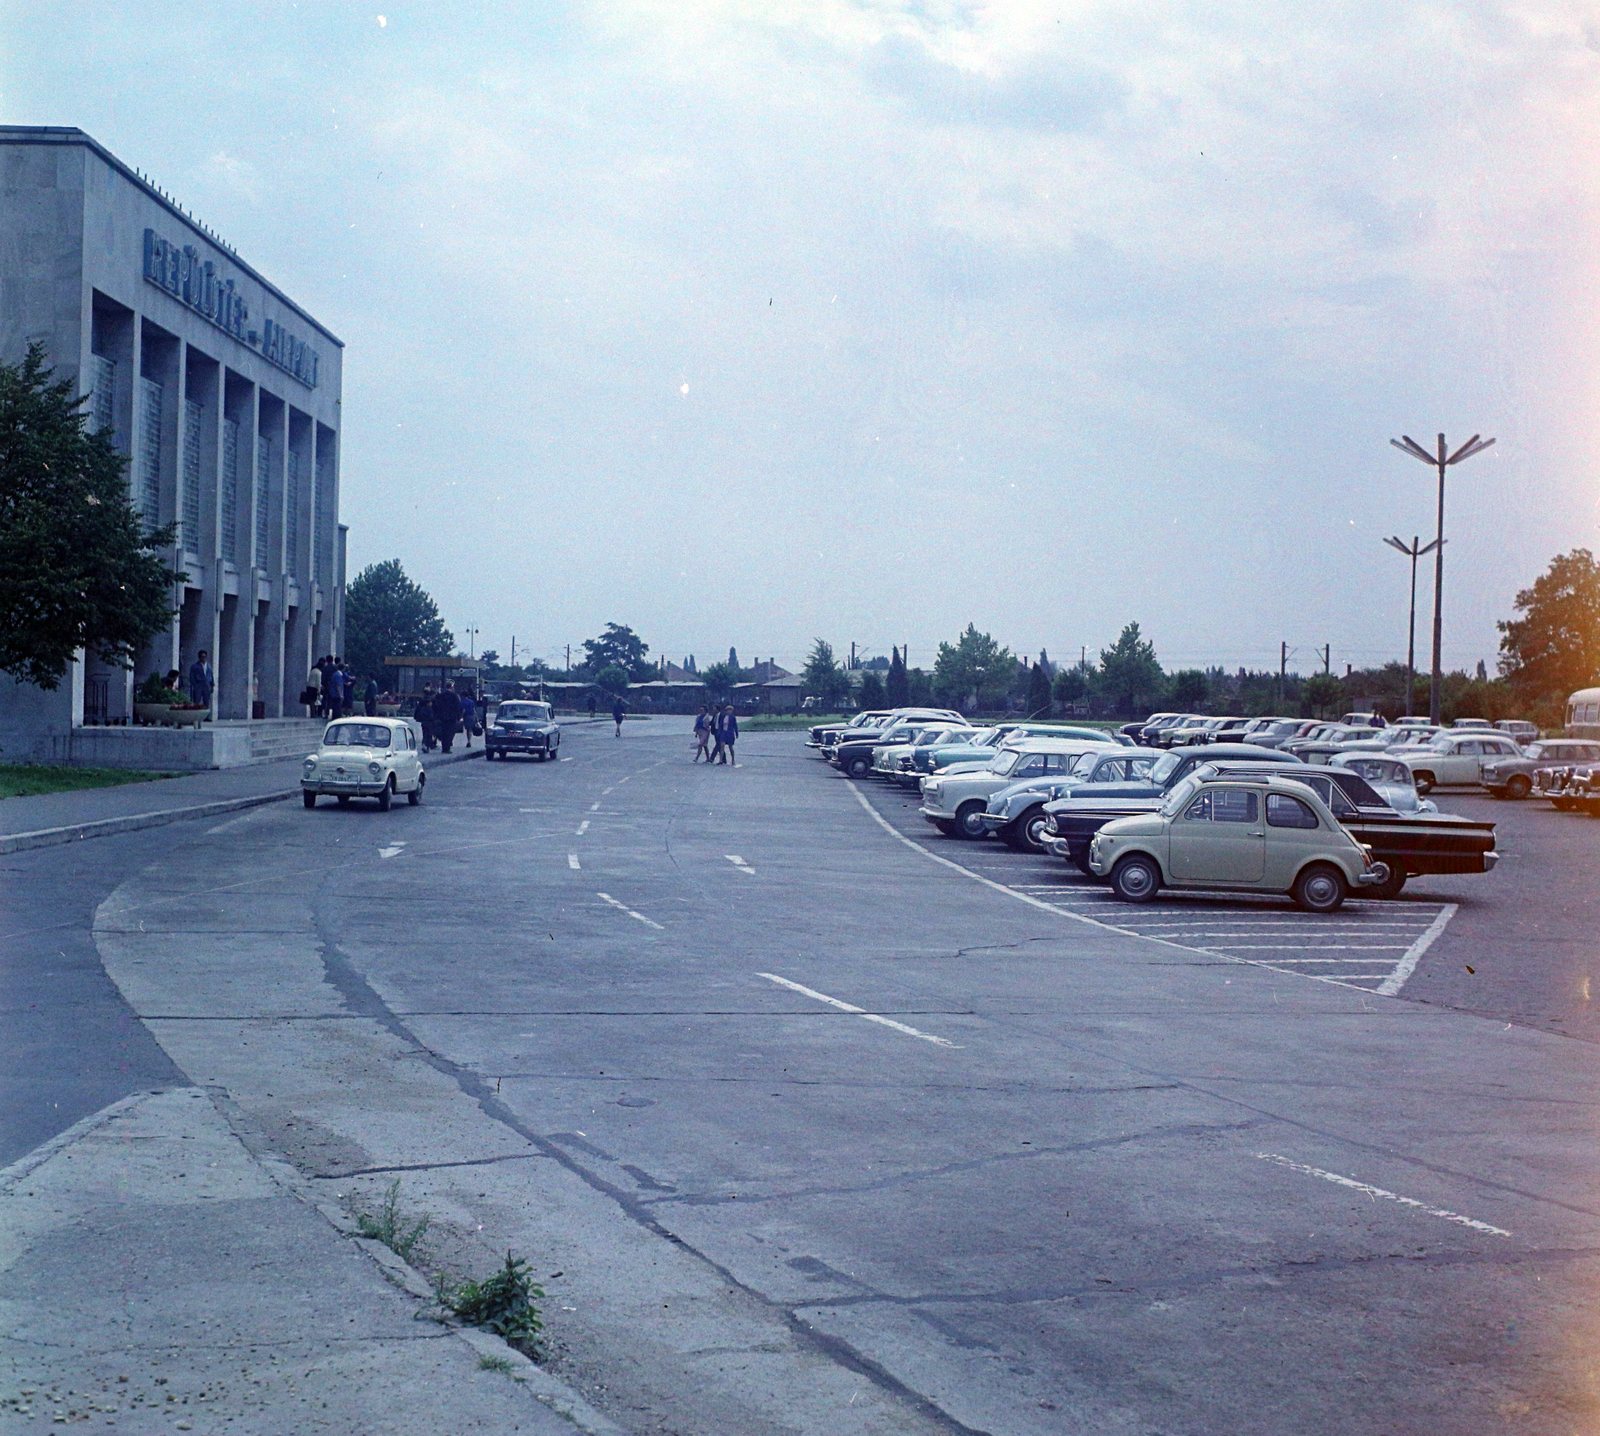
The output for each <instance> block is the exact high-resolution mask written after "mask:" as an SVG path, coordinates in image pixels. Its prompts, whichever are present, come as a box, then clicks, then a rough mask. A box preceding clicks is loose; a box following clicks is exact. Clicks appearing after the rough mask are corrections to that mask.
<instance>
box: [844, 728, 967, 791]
mask: <svg viewBox="0 0 1600 1436" xmlns="http://www.w3.org/2000/svg"><path fill="white" fill-rule="evenodd" d="M949 726H950V724H949V721H948V720H947V719H944V718H940V719H931V718H921V719H918V720H916V721H915V722H912V723H902V724H901V725H900V726H899V727H898V728H891V729H890V730H889V731H888V732H887V733H880V732H879V731H878V730H877V729H875V728H869V729H867V730H866V731H865V732H864V733H863V734H862V735H861V736H860V737H859V738H857V737H855V736H854V735H841V736H840V738H839V741H838V742H836V743H835V744H834V745H833V746H832V747H831V748H829V749H828V761H829V762H830V763H832V764H833V766H834V767H835V768H837V769H838V770H839V771H840V772H841V773H843V774H845V775H846V776H847V777H851V778H867V777H871V775H872V750H873V749H874V748H878V747H882V746H885V745H888V746H891V747H893V746H896V745H899V744H909V743H914V742H916V740H917V739H918V738H919V737H920V736H921V735H922V733H923V730H924V729H927V728H948V727H949Z"/></svg>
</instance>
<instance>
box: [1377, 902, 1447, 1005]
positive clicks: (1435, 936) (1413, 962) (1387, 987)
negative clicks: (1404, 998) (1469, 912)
mask: <svg viewBox="0 0 1600 1436" xmlns="http://www.w3.org/2000/svg"><path fill="white" fill-rule="evenodd" d="M1455 915H1456V905H1455V903H1453V902H1450V903H1446V904H1445V905H1444V907H1443V908H1442V909H1441V910H1440V912H1439V916H1438V917H1436V918H1434V920H1433V922H1432V923H1431V924H1430V925H1429V927H1428V930H1427V931H1426V932H1425V933H1423V934H1422V936H1421V937H1419V938H1418V939H1417V940H1416V941H1415V942H1414V943H1412V944H1411V948H1410V950H1409V951H1408V952H1407V953H1406V955H1405V956H1404V957H1402V958H1401V959H1400V961H1399V962H1397V963H1396V964H1395V969H1394V971H1393V972H1392V973H1391V974H1390V975H1389V977H1388V978H1387V980H1386V981H1385V982H1384V983H1383V985H1382V986H1381V987H1379V988H1378V991H1379V992H1380V993H1381V994H1382V995H1383V996H1384V997H1393V996H1394V995H1395V993H1397V992H1399V991H1400V989H1401V988H1402V987H1404V986H1405V983H1406V979H1407V978H1408V977H1410V976H1411V974H1412V973H1413V972H1415V971H1416V970H1417V964H1418V963H1419V962H1421V961H1422V954H1423V953H1425V952H1426V951H1427V950H1428V949H1429V948H1430V947H1432V946H1433V945H1434V943H1436V942H1437V941H1438V940H1439V936H1440V934H1441V933H1443V932H1444V930H1445V928H1446V927H1448V926H1449V925H1450V919H1451V918H1453V917H1454V916H1455Z"/></svg>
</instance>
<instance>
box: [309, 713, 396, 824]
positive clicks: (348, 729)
mask: <svg viewBox="0 0 1600 1436" xmlns="http://www.w3.org/2000/svg"><path fill="white" fill-rule="evenodd" d="M427 781H428V775H427V774H426V773H424V772H423V771H422V753H421V750H420V749H419V747H418V745H417V735H416V732H415V731H414V730H413V729H412V727H411V725H410V724H409V723H407V722H405V721H404V720H403V719H400V718H339V719H336V720H335V721H334V722H332V723H330V724H328V726H327V728H326V729H325V730H324V732H323V734H322V743H321V744H320V746H319V747H318V748H317V751H316V752H315V753H311V754H308V755H307V756H306V762H305V769H304V771H303V772H302V773H301V775H300V793H301V796H302V797H303V798H304V799H305V805H306V807H308V808H314V807H316V806H317V799H318V798H319V797H321V796H322V795H323V794H325V793H326V794H331V795H332V796H333V797H335V798H337V799H338V800H339V806H340V807H343V806H344V805H345V804H346V803H348V802H349V801H350V800H351V799H352V798H376V799H377V800H378V806H379V807H380V808H382V809H383V811H384V812H388V811H389V805H390V804H391V803H392V802H394V800H395V798H396V797H398V796H399V795H400V794H401V793H404V794H405V795H406V797H407V798H408V799H409V800H410V802H411V804H412V806H413V807H415V806H416V804H418V803H420V802H421V801H422V790H423V788H424V786H425V785H426V784H427Z"/></svg>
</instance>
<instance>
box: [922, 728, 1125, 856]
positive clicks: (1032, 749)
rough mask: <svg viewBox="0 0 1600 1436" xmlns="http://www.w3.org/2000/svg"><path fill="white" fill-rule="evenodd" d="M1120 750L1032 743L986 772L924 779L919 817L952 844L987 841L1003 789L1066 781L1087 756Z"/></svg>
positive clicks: (1066, 741) (994, 761)
mask: <svg viewBox="0 0 1600 1436" xmlns="http://www.w3.org/2000/svg"><path fill="white" fill-rule="evenodd" d="M1120 746H1121V745H1120V744H1117V743H1114V742H1112V741H1111V740H1110V739H1102V740H1101V741H1099V742H1093V743H1091V742H1086V741H1083V740H1081V739H1072V738H1029V739H1027V740H1026V741H1025V742H1023V743H1019V744H1018V745H1017V746H1015V747H1006V748H1002V749H1001V750H1000V751H999V752H998V753H996V754H995V755H994V757H993V758H991V759H990V760H989V762H988V763H987V764H986V765H985V766H983V767H982V768H978V769H976V770H973V771H963V770H962V769H963V768H964V766H965V765H962V767H961V768H950V769H946V770H945V771H944V772H941V773H934V774H931V775H930V776H928V777H926V778H924V779H923V780H922V807H921V808H919V809H918V812H920V813H921V814H922V816H923V817H924V818H926V819H927V820H928V821H929V822H930V823H932V824H933V825H934V827H936V828H937V829H938V830H939V831H940V832H941V833H943V834H944V835H945V836H946V837H947V838H956V837H959V838H981V837H983V836H984V835H985V834H986V833H987V832H988V831H989V829H988V826H987V825H986V824H985V823H984V821H983V815H984V813H985V812H986V811H987V810H988V807H989V799H990V798H992V797H993V796H994V795H995V794H996V793H998V792H999V791H1000V790H1001V789H1002V788H1009V787H1010V786H1011V785H1012V784H1013V783H1021V782H1023V781H1025V780H1028V779H1032V778H1039V779H1047V778H1063V777H1065V776H1066V775H1067V774H1068V773H1070V772H1071V771H1072V765H1073V763H1074V762H1076V760H1077V759H1078V758H1080V757H1082V756H1083V754H1085V753H1102V752H1112V751H1115V750H1117V749H1118V748H1120Z"/></svg>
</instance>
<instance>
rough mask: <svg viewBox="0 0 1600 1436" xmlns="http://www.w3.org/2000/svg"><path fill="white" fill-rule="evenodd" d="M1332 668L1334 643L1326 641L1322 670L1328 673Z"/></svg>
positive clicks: (1323, 647)
mask: <svg viewBox="0 0 1600 1436" xmlns="http://www.w3.org/2000/svg"><path fill="white" fill-rule="evenodd" d="M1332 668H1333V645H1332V644H1331V643H1324V644H1323V645H1322V671H1323V672H1324V673H1327V672H1329V671H1330V670H1331V669H1332Z"/></svg>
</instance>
